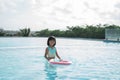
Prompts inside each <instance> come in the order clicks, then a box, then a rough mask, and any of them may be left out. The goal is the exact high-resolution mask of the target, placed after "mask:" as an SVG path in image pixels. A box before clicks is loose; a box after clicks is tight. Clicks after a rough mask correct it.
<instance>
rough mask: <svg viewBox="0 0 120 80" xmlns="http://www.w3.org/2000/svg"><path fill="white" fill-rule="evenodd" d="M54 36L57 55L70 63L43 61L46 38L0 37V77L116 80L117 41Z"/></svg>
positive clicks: (119, 70)
mask: <svg viewBox="0 0 120 80" xmlns="http://www.w3.org/2000/svg"><path fill="white" fill-rule="evenodd" d="M56 39H57V44H56V48H57V51H58V53H59V55H60V56H61V57H62V59H64V60H68V61H72V64H71V65H50V64H49V63H48V62H47V61H46V59H45V58H44V52H45V48H46V47H47V38H46V37H45V38H25V37H21V38H19V37H16V38H5V37H3V38H2V37H1V38H0V80H120V43H112V42H110V43H106V42H103V41H102V40H90V39H88V40H87V39H74V38H56ZM56 60H58V59H57V58H56Z"/></svg>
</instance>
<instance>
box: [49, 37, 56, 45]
mask: <svg viewBox="0 0 120 80" xmlns="http://www.w3.org/2000/svg"><path fill="white" fill-rule="evenodd" d="M50 40H54V41H55V44H54V45H53V46H55V45H56V39H55V37H54V36H50V37H49V38H48V40H47V45H48V46H49V45H50V44H49V41H50Z"/></svg>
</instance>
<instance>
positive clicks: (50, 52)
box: [45, 36, 62, 61]
mask: <svg viewBox="0 0 120 80" xmlns="http://www.w3.org/2000/svg"><path fill="white" fill-rule="evenodd" d="M47 45H48V47H47V48H46V50H45V58H46V59H47V60H48V61H51V60H54V59H55V57H56V56H57V57H58V59H59V60H60V61H61V60H62V59H61V58H60V56H59V55H58V53H57V49H56V47H55V45H56V39H55V37H54V36H50V37H49V38H48V40H47Z"/></svg>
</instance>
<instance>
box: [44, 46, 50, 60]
mask: <svg viewBox="0 0 120 80" xmlns="http://www.w3.org/2000/svg"><path fill="white" fill-rule="evenodd" d="M47 55H48V49H47V48H46V50H45V55H44V57H45V58H46V59H47V60H48V61H49V59H48V57H47Z"/></svg>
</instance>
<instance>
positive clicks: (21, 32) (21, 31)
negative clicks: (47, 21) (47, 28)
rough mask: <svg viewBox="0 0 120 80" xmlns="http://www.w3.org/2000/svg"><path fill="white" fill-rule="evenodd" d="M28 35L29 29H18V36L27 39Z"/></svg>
mask: <svg viewBox="0 0 120 80" xmlns="http://www.w3.org/2000/svg"><path fill="white" fill-rule="evenodd" d="M29 34H30V28H24V29H20V36H23V37H28V36H29Z"/></svg>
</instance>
